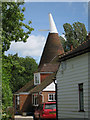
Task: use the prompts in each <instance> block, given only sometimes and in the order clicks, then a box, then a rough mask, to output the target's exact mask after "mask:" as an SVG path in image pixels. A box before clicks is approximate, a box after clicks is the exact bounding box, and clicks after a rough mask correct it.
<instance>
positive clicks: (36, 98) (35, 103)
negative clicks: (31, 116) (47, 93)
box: [32, 93, 38, 106]
mask: <svg viewBox="0 0 90 120" xmlns="http://www.w3.org/2000/svg"><path fill="white" fill-rule="evenodd" d="M32 103H33V105H34V106H38V94H37V93H36V94H33V95H32Z"/></svg>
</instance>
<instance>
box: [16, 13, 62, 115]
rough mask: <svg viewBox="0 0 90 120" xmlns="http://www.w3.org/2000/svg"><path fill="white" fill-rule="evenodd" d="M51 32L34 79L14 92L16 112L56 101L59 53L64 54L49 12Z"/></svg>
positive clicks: (26, 110)
mask: <svg viewBox="0 0 90 120" xmlns="http://www.w3.org/2000/svg"><path fill="white" fill-rule="evenodd" d="M49 21H50V33H49V34H48V37H47V41H46V44H45V47H44V50H43V53H42V56H41V60H40V64H39V66H38V71H37V72H36V73H34V79H33V80H32V81H30V82H28V83H27V84H26V85H25V86H24V87H22V88H21V89H20V90H18V91H17V92H16V93H15V94H14V109H15V113H16V112H19V113H20V114H22V112H31V111H32V110H33V109H34V108H35V107H37V106H38V105H39V104H40V103H42V102H49V101H55V84H54V79H55V74H56V71H57V70H58V67H59V62H58V55H60V54H63V53H64V50H63V48H62V45H61V42H60V38H59V36H58V32H57V29H56V26H55V23H54V21H53V18H52V16H51V14H49Z"/></svg>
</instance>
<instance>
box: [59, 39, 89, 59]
mask: <svg viewBox="0 0 90 120" xmlns="http://www.w3.org/2000/svg"><path fill="white" fill-rule="evenodd" d="M87 38H88V37H87ZM87 52H90V38H88V39H87V40H86V41H84V42H83V43H82V44H81V45H79V46H78V47H77V48H75V49H73V50H70V51H68V52H66V53H64V54H62V55H60V56H59V61H64V60H67V59H70V58H73V57H75V56H78V55H81V54H84V53H87Z"/></svg>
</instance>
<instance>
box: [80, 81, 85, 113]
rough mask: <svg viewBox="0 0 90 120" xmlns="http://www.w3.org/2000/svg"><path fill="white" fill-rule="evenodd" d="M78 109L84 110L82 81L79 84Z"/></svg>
mask: <svg viewBox="0 0 90 120" xmlns="http://www.w3.org/2000/svg"><path fill="white" fill-rule="evenodd" d="M79 110H80V111H84V99H83V83H81V84H79Z"/></svg>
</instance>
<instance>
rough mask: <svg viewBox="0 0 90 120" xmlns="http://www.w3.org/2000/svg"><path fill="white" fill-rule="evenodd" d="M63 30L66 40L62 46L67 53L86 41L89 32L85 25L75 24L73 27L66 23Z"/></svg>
mask: <svg viewBox="0 0 90 120" xmlns="http://www.w3.org/2000/svg"><path fill="white" fill-rule="evenodd" d="M63 28H64V31H65V33H64V35H65V37H66V40H63V42H62V44H63V47H64V50H65V51H68V50H70V49H71V45H73V48H75V47H77V46H78V45H80V44H81V43H82V42H83V41H85V40H86V36H87V31H86V28H85V25H84V24H83V23H80V22H74V23H73V25H70V24H69V23H65V24H64V25H63Z"/></svg>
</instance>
